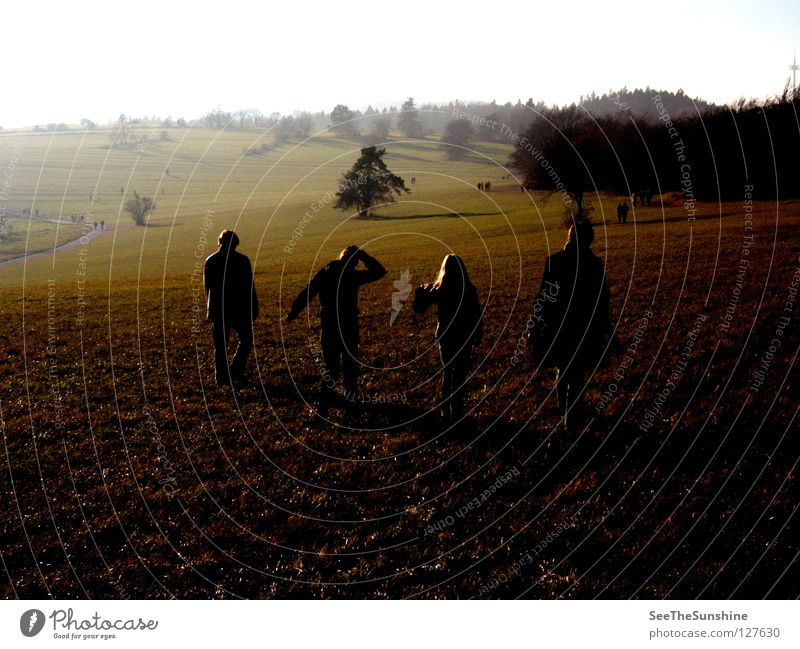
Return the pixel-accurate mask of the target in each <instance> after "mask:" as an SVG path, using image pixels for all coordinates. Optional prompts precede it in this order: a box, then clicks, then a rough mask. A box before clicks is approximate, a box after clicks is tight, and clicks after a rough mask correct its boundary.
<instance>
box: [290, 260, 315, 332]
mask: <svg viewBox="0 0 800 649" xmlns="http://www.w3.org/2000/svg"><path fill="white" fill-rule="evenodd" d="M320 273H322V271H319V272H318V273H317V274H316V275H314V279H312V280H311V281H310V282H309V283H308V286H306V287H305V288H304V289H303V290H302V291H300V293H298V295H297V297H296V298H295V299H294V302H292V309H291V311H289V314H288V315H287V316H286V320H287V321H288V322H291V321H292V320H296V319H297V316H299V315H300V313H301V312H302V311H303V309H305V308H306V306H308V303H309V302H311V300H313V299H314V298H315V297H316V296H317V293H319V283H320Z"/></svg>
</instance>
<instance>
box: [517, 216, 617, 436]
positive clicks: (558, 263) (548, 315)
mask: <svg viewBox="0 0 800 649" xmlns="http://www.w3.org/2000/svg"><path fill="white" fill-rule="evenodd" d="M593 240H594V229H593V228H592V224H591V223H590V222H589V221H581V222H579V223H577V224H573V225H572V227H571V228H570V229H569V235H568V240H567V243H566V245H565V246H564V250H562V251H561V252H557V253H555V254H554V255H550V256H549V257H548V258H547V261H546V263H545V268H544V275H543V276H542V283H541V286H540V288H539V293H538V295H537V298H536V302H535V304H534V308H533V316H532V318H533V321H534V326H533V332H532V333H533V351H534V355H535V360H536V361H537V362H540V363H541V364H542V366H543V367H555V368H556V370H557V374H556V393H557V395H558V407H559V412H560V415H561V416H562V417H563V423H564V425H565V426H566V425H567V415H568V413H570V412H571V413H572V415H575V414H577V408H576V407H575V406H578V404H579V401H580V398H581V395H582V393H583V390H584V387H585V384H586V374H587V372H589V371H591V370H594V369H595V368H597V367H602V366H605V358H606V349H607V347H608V344H609V340H610V329H611V326H610V322H609V291H608V284H607V283H606V278H605V269H604V268H603V262H602V260H601V259H600V258H599V257H597V256H595V254H594V253H593V252H592V251H591V250H590V248H589V246H591V244H592V241H593Z"/></svg>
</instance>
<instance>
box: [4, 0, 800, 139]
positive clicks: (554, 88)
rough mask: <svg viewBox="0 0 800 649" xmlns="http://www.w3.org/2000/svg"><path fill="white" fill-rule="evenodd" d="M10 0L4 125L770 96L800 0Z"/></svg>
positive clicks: (780, 82)
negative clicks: (590, 99)
mask: <svg viewBox="0 0 800 649" xmlns="http://www.w3.org/2000/svg"><path fill="white" fill-rule="evenodd" d="M211 7H213V5H211V6H206V5H198V4H194V3H193V4H186V5H183V6H176V4H175V3H168V2H154V1H153V0H142V1H139V2H136V3H125V4H124V5H123V4H117V3H108V2H105V3H104V2H97V1H77V2H70V3H63V2H62V3H56V2H42V1H36V0H33V1H32V2H28V3H22V2H13V3H9V4H7V5H6V6H4V8H3V11H2V23H0V25H1V27H0V38H1V39H2V40H0V43H2V50H3V57H2V61H3V65H2V69H3V72H2V79H3V90H4V92H3V103H2V105H0V126H3V127H4V128H13V127H21V126H33V125H35V124H41V125H44V124H48V123H53V122H55V123H60V122H64V123H68V124H76V123H78V122H80V120H81V118H84V117H86V118H89V119H91V120H93V121H95V122H97V123H106V122H108V121H111V120H115V119H116V117H117V116H118V115H119V114H120V113H125V114H127V115H131V116H135V117H143V116H151V115H157V116H159V117H161V118H164V117H167V116H171V117H172V118H173V119H176V118H178V117H184V118H186V119H193V118H197V117H200V116H202V115H203V114H204V113H206V112H207V111H208V110H210V109H212V108H214V107H216V106H220V107H221V108H223V109H224V110H228V111H236V110H238V109H246V108H258V109H260V110H261V111H262V112H263V113H265V114H269V113H271V112H273V111H277V112H280V113H283V114H288V113H291V112H293V111H295V110H308V111H311V112H316V111H319V110H324V111H326V112H330V110H331V109H332V108H333V106H334V105H335V104H338V103H343V104H347V105H348V106H350V107H351V108H353V109H364V108H366V107H367V105H369V104H372V105H373V106H380V107H383V106H389V105H395V106H397V107H399V105H400V103H401V102H402V101H403V99H404V98H405V97H409V96H411V97H414V99H415V100H416V102H417V104H418V105H419V104H423V103H429V102H438V103H442V102H447V101H452V100H457V99H458V100H476V101H487V102H488V101H491V100H496V101H497V102H498V103H500V104H502V103H505V102H507V101H511V102H516V100H517V99H521V100H522V101H525V100H527V99H528V98H529V97H532V98H533V99H534V100H535V101H543V102H545V103H546V104H566V103H571V102H573V101H577V100H578V99H579V97H580V96H581V95H588V94H590V93H591V92H596V93H597V94H602V93H603V92H606V91H608V90H618V89H620V88H622V87H623V86H627V87H628V88H629V89H633V88H637V87H638V88H644V87H646V86H650V87H651V88H655V89H664V90H673V91H675V90H678V89H679V88H683V90H684V91H685V92H686V94H687V95H689V96H691V97H696V98H702V99H705V100H707V101H712V102H715V103H723V104H724V103H729V102H732V101H734V100H736V99H737V98H739V97H742V96H744V97H748V98H749V97H755V98H757V99H764V98H766V97H769V96H773V95H776V94H779V93H780V92H781V91H782V89H783V87H784V84H785V83H786V81H787V79H789V77H790V75H791V72H790V71H789V65H790V64H791V62H792V54H793V50H794V48H795V45H796V42H795V38H796V37H795V34H797V39H798V40H800V3H796V2H752V1H751V2H747V1H745V0H735V1H733V2H726V3H716V2H700V1H695V2H691V1H689V0H676V1H673V2H670V3H654V4H650V3H645V2H641V1H639V2H628V1H627V0H626V1H617V2H609V3H597V2H593V3H583V2H577V1H575V0H565V1H562V2H559V3H546V4H542V6H536V5H535V4H534V3H532V2H531V1H530V0H528V1H527V2H523V1H520V0H509V1H508V2H504V3H499V4H494V5H493V4H487V5H484V6H481V5H478V6H473V5H471V4H466V3H463V4H462V5H458V6H455V5H451V4H436V3H434V2H430V1H427V2H423V1H421V0H408V1H406V2H404V3H389V4H385V5H384V4H378V3H374V2H359V1H356V0H340V2H338V3H317V2H312V3H309V2H305V3H298V2H291V3H290V2H283V3H281V4H280V5H278V6H273V5H269V4H267V3H251V2H245V1H243V0H231V1H230V2H226V3H223V4H221V5H219V8H218V9H214V8H211Z"/></svg>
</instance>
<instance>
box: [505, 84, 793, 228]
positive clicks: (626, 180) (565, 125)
mask: <svg viewBox="0 0 800 649" xmlns="http://www.w3.org/2000/svg"><path fill="white" fill-rule="evenodd" d="M651 103H652V104H653V107H654V109H655V111H656V114H657V117H656V116H647V117H645V118H637V117H635V116H634V115H633V114H632V113H631V112H630V111H626V110H623V111H621V112H618V113H617V114H610V115H605V116H602V117H596V116H594V115H592V114H591V113H590V112H589V111H588V110H587V109H586V108H584V107H582V106H577V105H573V106H569V107H566V108H557V109H550V110H545V111H541V112H539V113H538V114H537V115H536V117H535V119H534V120H533V121H532V123H531V124H530V126H529V127H528V128H527V129H526V130H525V131H524V132H523V134H522V136H521V137H518V138H517V139H516V141H515V142H514V144H515V149H514V152H513V153H512V155H511V158H510V161H509V164H510V166H511V167H512V168H514V169H515V170H516V171H517V172H518V173H519V174H520V176H521V178H522V179H523V182H524V183H525V185H526V186H527V187H529V188H532V189H545V190H549V191H564V192H566V194H567V195H568V196H569V197H570V198H571V199H572V200H573V201H574V204H575V211H576V213H577V214H578V215H581V214H582V213H583V203H584V196H586V195H589V194H591V193H593V192H595V191H611V192H615V193H618V194H622V195H631V194H634V193H639V192H641V191H643V190H649V191H650V192H653V193H655V194H663V193H665V192H670V191H679V192H683V195H684V198H685V199H686V202H687V204H690V203H691V201H692V200H694V199H696V200H744V194H745V187H746V186H750V185H752V186H753V192H754V196H755V197H756V198H760V199H774V198H791V197H796V196H798V195H800V184H798V183H797V178H798V171H800V163H798V152H799V151H800V128H799V127H798V124H799V122H798V116H799V115H800V95H799V94H797V93H795V94H790V93H788V91H787V92H784V94H783V95H782V96H780V97H777V98H774V99H771V100H768V101H766V102H755V101H744V100H742V101H740V102H739V103H738V104H736V105H735V106H728V107H724V108H722V107H717V108H713V109H709V110H707V111H706V112H705V113H701V112H699V111H695V112H694V114H691V113H682V114H680V115H678V116H674V115H672V114H670V113H669V112H668V111H667V110H666V109H665V108H664V107H663V105H661V106H660V107H659V104H661V102H659V101H658V100H657V95H654V96H653V97H651ZM687 209H688V208H687Z"/></svg>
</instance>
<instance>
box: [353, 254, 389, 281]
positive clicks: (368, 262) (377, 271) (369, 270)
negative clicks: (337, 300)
mask: <svg viewBox="0 0 800 649" xmlns="http://www.w3.org/2000/svg"><path fill="white" fill-rule="evenodd" d="M358 258H359V259H360V260H361V261H362V262H363V263H364V266H365V267H366V270H360V271H358V279H359V283H360V284H369V283H370V282H375V281H377V280H379V279H381V278H382V277H385V275H386V269H385V268H384V267H383V264H381V262H379V261H378V260H377V259H375V257H371V256H370V255H368V254H367V253H366V252H365V251H364V250H363V249H362V250H359V251H358Z"/></svg>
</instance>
